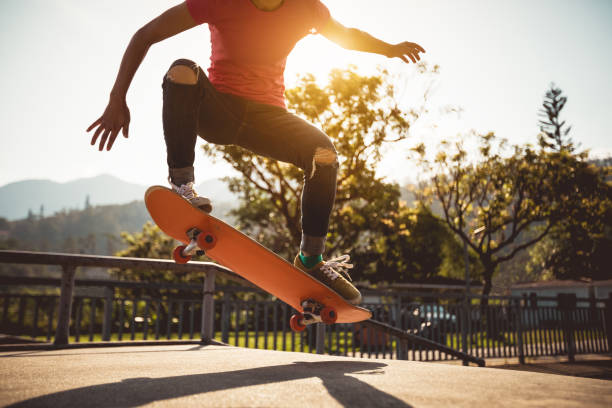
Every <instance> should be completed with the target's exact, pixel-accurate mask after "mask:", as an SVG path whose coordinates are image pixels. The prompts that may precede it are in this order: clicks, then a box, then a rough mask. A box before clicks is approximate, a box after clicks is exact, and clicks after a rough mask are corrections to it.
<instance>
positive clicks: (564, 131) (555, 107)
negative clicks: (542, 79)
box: [538, 84, 575, 153]
mask: <svg viewBox="0 0 612 408" xmlns="http://www.w3.org/2000/svg"><path fill="white" fill-rule="evenodd" d="M562 94H563V92H562V91H561V89H559V88H557V87H555V84H551V85H550V89H549V90H548V91H546V94H545V96H544V102H543V103H542V109H540V111H539V116H540V117H542V118H544V119H543V120H540V121H539V124H540V131H541V132H542V133H541V134H540V135H539V136H538V142H539V144H540V146H541V147H542V148H543V149H550V150H552V151H557V152H568V153H573V152H574V151H575V146H574V142H573V141H572V139H571V138H570V137H569V132H570V130H571V128H572V127H571V126H567V127H565V121H561V119H560V117H559V116H560V113H561V111H562V110H563V107H564V106H565V103H566V102H567V97H566V96H562Z"/></svg>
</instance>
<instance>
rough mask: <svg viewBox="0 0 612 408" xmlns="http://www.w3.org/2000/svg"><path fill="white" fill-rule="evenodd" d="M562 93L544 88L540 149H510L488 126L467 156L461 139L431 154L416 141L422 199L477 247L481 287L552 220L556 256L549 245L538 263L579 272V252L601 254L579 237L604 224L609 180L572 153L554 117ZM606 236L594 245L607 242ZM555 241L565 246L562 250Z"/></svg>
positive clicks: (599, 231) (596, 231)
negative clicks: (545, 116) (545, 121)
mask: <svg viewBox="0 0 612 408" xmlns="http://www.w3.org/2000/svg"><path fill="white" fill-rule="evenodd" d="M560 93H561V92H560V90H554V89H553V90H552V91H550V92H549V94H547V96H549V97H550V98H551V100H549V101H546V102H545V103H544V106H545V108H547V112H549V114H550V115H549V118H550V123H549V125H550V126H552V127H553V128H554V129H553V130H550V129H549V130H546V129H545V128H544V131H548V132H549V133H548V135H549V137H550V138H553V140H555V141H556V142H555V143H557V144H555V145H551V144H547V143H541V144H540V149H539V150H536V149H534V148H532V147H531V146H528V145H527V146H513V147H512V149H510V150H509V151H508V149H507V146H506V142H505V140H500V139H498V138H496V137H495V135H494V134H493V133H488V134H486V135H481V136H480V137H479V143H478V147H479V149H478V150H479V154H480V156H479V158H478V159H476V160H471V159H470V158H469V155H468V151H467V149H466V148H464V146H463V143H462V142H457V143H455V144H454V145H451V144H450V143H448V142H444V143H443V144H442V149H441V150H440V151H439V152H438V154H437V155H436V156H435V159H433V160H431V159H428V158H427V154H426V149H425V146H424V145H420V146H417V148H415V149H414V150H415V152H416V153H417V156H418V160H419V163H420V165H421V167H422V169H423V170H424V171H426V172H430V174H431V173H433V174H434V176H433V177H432V179H431V183H430V184H429V185H424V187H423V190H422V197H421V199H422V200H424V201H432V200H434V199H435V200H436V201H438V202H439V203H440V204H441V207H442V210H443V213H444V219H445V221H446V223H447V225H448V226H449V228H450V229H451V230H452V231H453V232H454V233H455V234H456V235H457V236H458V237H459V238H460V239H461V240H463V241H465V242H467V244H468V245H469V246H470V248H471V249H472V250H473V251H474V252H475V253H476V254H477V255H478V258H479V261H480V263H481V264H482V267H483V280H484V288H483V292H484V294H488V293H489V292H490V290H491V282H492V277H493V274H494V273H495V272H496V270H497V267H498V265H499V264H500V263H502V262H505V261H508V260H510V259H512V258H513V257H514V256H515V255H516V254H517V253H519V252H520V251H522V250H525V249H527V248H529V247H531V246H533V245H535V244H536V243H538V242H540V241H541V240H542V239H544V238H545V237H546V236H547V235H548V234H549V233H551V231H553V229H554V228H561V229H562V230H559V229H558V230H555V231H558V232H556V236H557V239H556V241H557V244H556V249H555V250H552V252H554V256H553V254H552V253H551V256H549V257H548V260H546V261H545V262H544V263H546V262H549V263H550V262H552V263H554V264H555V265H556V266H557V271H559V275H558V276H569V275H576V274H577V273H583V274H584V272H578V271H577V270H576V269H575V268H576V267H577V265H578V264H579V263H577V262H578V260H579V259H580V256H577V255H581V254H582V255H585V256H586V255H587V254H592V255H593V256H594V257H593V258H592V260H593V261H595V262H600V261H599V260H596V256H595V253H596V252H597V250H596V249H595V247H594V246H593V244H592V242H591V243H590V244H587V245H586V246H588V247H589V249H588V250H587V251H585V250H584V249H581V248H584V247H585V244H584V242H580V241H581V240H582V241H585V240H584V239H583V238H581V237H584V236H585V234H586V235H588V232H587V231H593V233H594V234H595V235H597V236H601V235H602V234H604V235H605V231H606V226H607V228H609V220H610V186H609V185H608V184H607V183H606V182H605V178H606V174H604V173H603V172H601V171H597V170H596V169H595V167H594V166H591V165H589V163H588V162H587V160H586V159H587V154H586V153H574V148H573V144H572V142H570V141H567V140H565V139H564V137H565V136H567V133H568V132H567V131H564V130H563V126H564V123H565V122H559V121H558V120H557V119H558V113H559V112H560V110H561V108H562V107H563V104H564V103H565V99H563V98H560V96H559V95H560ZM555 98H556V99H555ZM555 101H556V102H555ZM540 140H541V141H542V138H541V139H540ZM551 146H552V147H551ZM553 147H556V148H553ZM536 227H537V228H536ZM577 229H578V230H582V231H583V233H582V234H580V233H577V232H578V231H577ZM606 242H607V241H605V240H604V241H601V242H600V243H601V244H602V245H600V246H598V248H599V247H603V248H606V245H609V244H607V243H606ZM548 245H549V246H550V244H548ZM561 247H564V248H566V250H565V252H564V255H563V256H560V252H559V249H560V248H561ZM603 252H605V250H604V251H603ZM603 252H602V251H601V250H600V251H599V252H597V253H598V254H602V253H603ZM608 253H609V252H608ZM582 265H583V266H584V267H587V266H588V267H589V268H591V272H588V273H594V272H595V269H593V264H592V263H590V264H589V263H588V262H582ZM561 270H565V271H566V272H563V273H562V272H560V271H561ZM570 270H571V271H570Z"/></svg>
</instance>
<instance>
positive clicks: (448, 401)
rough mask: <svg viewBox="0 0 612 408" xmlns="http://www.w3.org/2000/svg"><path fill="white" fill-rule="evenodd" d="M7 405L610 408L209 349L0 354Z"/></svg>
mask: <svg viewBox="0 0 612 408" xmlns="http://www.w3.org/2000/svg"><path fill="white" fill-rule="evenodd" d="M0 389H1V390H2V392H1V393H0V405H2V406H11V407H28V406H62V407H70V406H74V407H77V406H78V407H82V406H92V407H116V406H124V407H136V406H141V405H145V404H150V405H151V406H164V407H166V406H171V407H173V406H176V407H185V406H187V407H191V406H193V407H202V406H204V407H206V406H214V407H226V406H227V407H235V406H273V407H286V406H296V407H301V406H304V407H306V406H307V407H312V406H317V407H319V406H325V407H327V406H331V407H334V406H336V407H337V406H346V407H355V406H357V407H361V406H362V407H374V406H395V407H445V406H448V407H451V406H452V407H480V406H496V407H497V406H500V407H536V406H537V407H544V406H555V407H570V406H576V407H608V406H612V387H610V382H607V381H602V380H593V379H584V378H576V377H566V376H559V375H549V374H540V373H529V372H520V371H512V370H498V369H493V368H479V367H463V366H458V365H445V364H439V363H420V362H412V361H397V360H374V359H372V360H366V359H352V358H346V357H333V356H324V355H313V354H305V353H291V352H275V351H266V350H252V349H241V348H236V347H227V346H216V345H209V346H204V345H185V344H183V345H167V346H159V345H158V346H134V347H129V348H126V347H123V348H122V347H104V348H80V349H73V348H71V349H58V350H46V351H15V352H5V353H0Z"/></svg>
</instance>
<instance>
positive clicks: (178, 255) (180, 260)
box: [172, 245, 191, 264]
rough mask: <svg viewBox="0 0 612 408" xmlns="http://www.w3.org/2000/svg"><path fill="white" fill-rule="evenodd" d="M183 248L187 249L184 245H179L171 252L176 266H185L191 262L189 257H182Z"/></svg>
mask: <svg viewBox="0 0 612 408" xmlns="http://www.w3.org/2000/svg"><path fill="white" fill-rule="evenodd" d="M185 248H187V246H185V245H179V246H177V247H176V248H174V251H173V252H172V258H174V262H176V263H177V264H186V263H187V262H189V261H191V256H190V255H187V256H184V255H183V250H185Z"/></svg>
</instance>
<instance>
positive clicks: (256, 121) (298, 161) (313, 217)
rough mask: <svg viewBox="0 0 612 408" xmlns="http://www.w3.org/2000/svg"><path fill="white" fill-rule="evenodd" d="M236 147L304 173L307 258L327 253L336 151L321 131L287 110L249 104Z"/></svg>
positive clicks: (302, 246)
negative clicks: (281, 162) (325, 251)
mask: <svg viewBox="0 0 612 408" xmlns="http://www.w3.org/2000/svg"><path fill="white" fill-rule="evenodd" d="M244 122H245V125H244V127H243V128H242V130H241V132H240V133H239V135H238V137H237V140H236V144H238V145H240V146H242V147H245V148H247V149H249V150H251V151H253V152H254V153H257V154H260V155H263V156H267V157H270V158H272V159H276V160H280V161H283V162H287V163H292V164H294V165H296V166H298V167H299V168H301V169H302V170H304V188H303V190H302V242H301V245H300V250H301V252H302V253H303V254H304V255H308V256H318V255H321V254H322V253H323V252H324V249H325V238H326V235H327V230H328V227H329V217H330V215H331V211H332V208H333V205H334V199H335V195H336V175H337V170H338V164H337V157H336V150H335V148H334V145H333V143H332V142H331V140H330V138H329V137H328V136H327V135H326V134H325V133H324V132H322V131H321V130H320V129H318V128H317V127H315V126H313V125H311V124H310V123H308V122H307V121H305V120H304V119H302V118H300V117H298V116H296V115H294V114H292V113H290V112H288V111H286V110H285V109H283V108H279V107H275V106H269V105H262V104H257V103H254V102H249V103H248V105H247V107H246V114H245V117H244Z"/></svg>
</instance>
